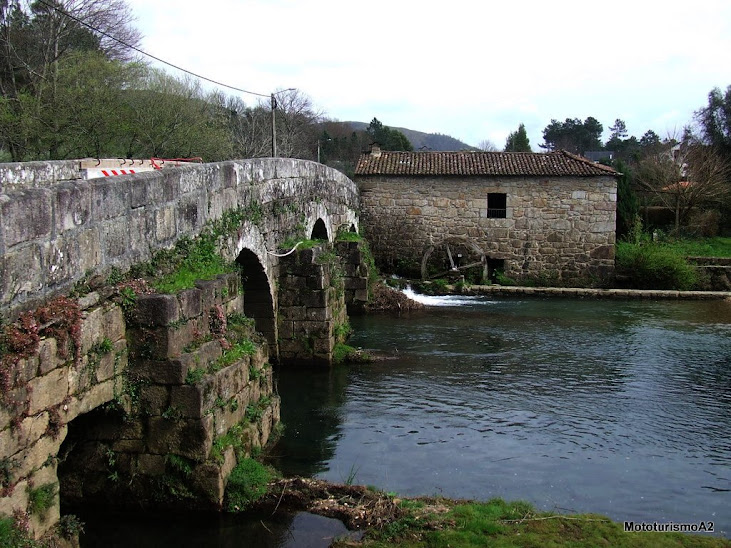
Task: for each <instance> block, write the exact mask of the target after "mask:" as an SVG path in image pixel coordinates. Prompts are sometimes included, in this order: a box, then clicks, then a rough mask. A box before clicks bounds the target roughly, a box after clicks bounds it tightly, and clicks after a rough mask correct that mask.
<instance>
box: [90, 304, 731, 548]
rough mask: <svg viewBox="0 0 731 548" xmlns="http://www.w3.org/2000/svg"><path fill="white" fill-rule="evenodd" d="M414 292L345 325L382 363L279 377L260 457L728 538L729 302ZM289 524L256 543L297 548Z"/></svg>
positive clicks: (390, 485)
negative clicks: (385, 310) (273, 419)
mask: <svg viewBox="0 0 731 548" xmlns="http://www.w3.org/2000/svg"><path fill="white" fill-rule="evenodd" d="M425 299H427V300H428V301H429V302H428V304H430V305H431V306H429V308H428V309H427V310H426V311H423V312H418V313H412V314H410V315H406V316H402V317H395V316H383V315H373V316H365V317H359V318H353V319H352V320H351V323H352V326H353V328H354V330H355V334H354V336H353V337H352V340H351V341H350V342H351V344H353V345H355V346H360V347H363V348H366V349H373V350H374V351H376V353H377V354H378V355H380V356H383V357H384V359H381V360H379V361H376V362H374V363H371V364H363V365H356V366H348V367H336V368H334V369H333V370H331V371H312V370H303V369H281V370H280V371H279V375H278V387H279V393H280V395H281V398H282V420H283V422H284V424H285V426H286V429H285V434H284V436H283V438H282V439H281V441H280V442H279V444H278V445H277V446H276V447H275V449H274V451H273V454H272V456H271V457H270V458H271V460H272V462H273V464H274V465H275V466H277V467H278V468H279V469H281V470H282V471H284V472H285V473H286V474H301V475H309V476H316V477H319V478H323V479H328V480H332V481H337V482H354V483H360V484H366V485H373V486H375V487H378V488H380V489H383V490H385V491H393V492H396V493H399V494H401V495H444V496H448V497H457V498H474V499H481V500H487V499H489V498H492V497H503V498H505V499H509V500H515V499H523V500H527V501H530V502H531V503H533V504H535V505H536V506H537V507H538V508H539V509H545V510H554V511H559V512H580V513H586V512H595V513H600V514H605V515H608V516H610V517H611V518H613V519H615V520H617V521H635V522H643V521H644V522H670V521H673V522H676V523H678V522H683V523H685V522H698V521H701V520H703V521H708V520H710V521H713V522H714V525H715V529H716V532H717V534H721V535H723V536H727V537H728V536H731V303H728V302H719V301H708V302H707V301H694V302H688V301H662V302H649V301H597V300H564V299H524V300H494V299H492V300H490V299H485V298H466V297H447V298H437V297H434V298H425ZM294 519H295V526H294V527H293V525H292V522H291V520H290V521H289V522H287V524H285V526H284V529H283V531H284V533H279V534H280V537H278V538H279V540H275V541H266V542H268V543H269V544H267V543H264V541H262V544H260V545H266V546H270V545H271V546H285V545H291V546H295V545H300V544H299V543H297V544H292V540H291V539H292V538H294V536H293V535H295V534H296V533H297V527H296V520H297V519H300V520H301V519H305V518H302V517H300V518H294ZM308 519H309V518H307V519H305V521H307V520H308ZM307 523H310V526H311V527H312V525H311V522H310V521H307ZM226 524H227V525H226V526H227V527H228V529H227V530H228V531H229V532H230V536H231V538H232V539H233V538H242V539H243V538H244V535H246V534H247V533H246V532H245V530H244V528H243V527H244V526H243V522H242V525H241V530H240V531H239V532H238V533H237V532H236V530H235V525H232V521H231V520H230V519H229V520H228V521H226ZM199 526H200V525H199ZM92 527H93V525H92ZM210 527H211V531H214V532H213V533H211V534H212V536H213V537H216V536H217V535H220V527H219V526H217V525H216V523H213V524H212V525H211V526H210ZM231 527H234V530H231ZM317 527H318V526H315V528H317ZM299 530H300V532H302V531H306V530H307V528H306V527H304V528H303V526H300V528H299ZM322 530H323V531H325V528H324V527H323V529H322ZM150 534H152V533H150ZM248 534H249V535H250V534H251V533H248ZM333 534H339V533H333ZM323 535H324V534H323ZM323 535H320V536H323ZM315 536H317V535H315ZM287 539H289V540H287ZM288 542H289V544H287V543H288ZM224 544H225V545H226V546H229V545H230V546H239V545H240V546H253V545H254V544H246V543H243V544H236V543H235V542H234V543H231V544H229V543H224ZM224 544H211V546H217V545H224ZM92 545H94V544H93V543H87V544H86V546H92ZM163 545H167V544H165V542H164V540H162V539H161V541H160V542H159V543H158V544H157V546H163ZM178 545H180V544H178ZM197 545H199V546H204V545H205V544H197ZM302 545H303V544H302ZM311 545H312V546H317V545H318V544H317V543H316V542H313V543H312V544H311ZM319 545H323V544H319Z"/></svg>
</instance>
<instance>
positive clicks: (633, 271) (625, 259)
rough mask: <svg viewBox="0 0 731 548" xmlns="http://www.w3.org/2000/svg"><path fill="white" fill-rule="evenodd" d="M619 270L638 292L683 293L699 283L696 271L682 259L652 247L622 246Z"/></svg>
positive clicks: (664, 249)
mask: <svg viewBox="0 0 731 548" xmlns="http://www.w3.org/2000/svg"><path fill="white" fill-rule="evenodd" d="M616 266H617V270H618V273H620V274H624V275H626V276H628V277H629V279H630V285H631V286H632V287H634V288H636V289H677V290H681V291H682V290H688V289H690V288H692V287H693V286H694V285H695V283H696V281H697V275H696V272H695V270H694V269H693V267H692V266H690V265H689V264H688V263H687V261H686V260H685V258H684V257H683V256H682V255H680V254H678V253H677V252H675V251H673V250H672V249H668V248H665V247H662V246H660V245H657V244H653V243H646V244H632V243H629V242H619V243H618V244H617V255H616Z"/></svg>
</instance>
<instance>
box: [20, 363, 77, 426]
mask: <svg viewBox="0 0 731 548" xmlns="http://www.w3.org/2000/svg"><path fill="white" fill-rule="evenodd" d="M68 378H69V367H68V366H67V367H62V368H59V369H54V370H53V371H51V372H50V373H48V374H47V375H44V376H42V377H36V378H35V379H33V380H32V381H30V382H29V383H28V392H29V394H30V404H29V405H28V414H29V415H33V414H35V413H38V412H39V411H42V410H44V409H48V408H49V407H53V406H55V405H58V404H59V403H61V402H62V401H63V400H64V398H66V396H67V395H68V393H69V381H68Z"/></svg>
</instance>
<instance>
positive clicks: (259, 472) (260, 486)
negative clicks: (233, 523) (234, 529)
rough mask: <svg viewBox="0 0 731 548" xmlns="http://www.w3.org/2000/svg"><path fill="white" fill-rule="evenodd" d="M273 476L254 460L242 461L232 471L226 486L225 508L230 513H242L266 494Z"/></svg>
mask: <svg viewBox="0 0 731 548" xmlns="http://www.w3.org/2000/svg"><path fill="white" fill-rule="evenodd" d="M272 478H273V474H272V472H271V471H270V470H268V469H267V468H266V467H265V466H264V465H262V464H261V463H259V462H257V461H255V460H253V459H242V460H241V461H239V463H238V464H237V465H236V467H235V468H234V469H233V470H232V472H231V475H230V476H229V478H228V483H227V484H226V496H225V506H226V509H227V510H228V511H229V512H240V511H242V510H244V509H246V508H247V507H248V506H250V505H251V504H252V503H253V502H255V501H257V500H258V499H260V498H261V497H262V496H264V494H265V493H266V488H267V484H268V483H269V481H271V479H272Z"/></svg>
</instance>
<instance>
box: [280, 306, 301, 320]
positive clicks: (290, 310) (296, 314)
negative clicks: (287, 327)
mask: <svg viewBox="0 0 731 548" xmlns="http://www.w3.org/2000/svg"><path fill="white" fill-rule="evenodd" d="M279 317H280V318H281V319H282V320H294V321H300V320H305V319H306V318H307V307H305V306H288V307H283V308H280V309H279Z"/></svg>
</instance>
